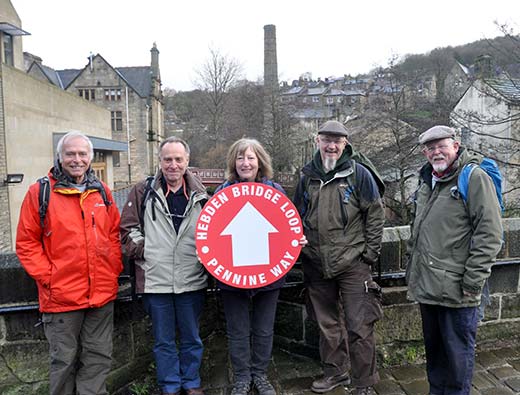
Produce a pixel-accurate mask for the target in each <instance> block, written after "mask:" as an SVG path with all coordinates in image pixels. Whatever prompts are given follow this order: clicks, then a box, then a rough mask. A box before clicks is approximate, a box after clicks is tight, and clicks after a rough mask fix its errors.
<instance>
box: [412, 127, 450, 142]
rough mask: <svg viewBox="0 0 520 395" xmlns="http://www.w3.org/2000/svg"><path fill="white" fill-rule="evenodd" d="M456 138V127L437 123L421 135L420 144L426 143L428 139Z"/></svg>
mask: <svg viewBox="0 0 520 395" xmlns="http://www.w3.org/2000/svg"><path fill="white" fill-rule="evenodd" d="M447 138H452V139H453V138H455V129H453V128H450V127H448V126H442V125H437V126H434V127H432V128H430V129H428V130H427V131H426V132H424V133H422V134H421V135H420V136H419V144H426V143H427V142H428V141H433V140H439V139H447Z"/></svg>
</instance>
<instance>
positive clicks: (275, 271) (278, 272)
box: [271, 265, 282, 277]
mask: <svg viewBox="0 0 520 395" xmlns="http://www.w3.org/2000/svg"><path fill="white" fill-rule="evenodd" d="M271 273H273V276H275V277H280V276H281V275H282V269H280V266H279V265H276V266H275V267H273V268H272V269H271Z"/></svg>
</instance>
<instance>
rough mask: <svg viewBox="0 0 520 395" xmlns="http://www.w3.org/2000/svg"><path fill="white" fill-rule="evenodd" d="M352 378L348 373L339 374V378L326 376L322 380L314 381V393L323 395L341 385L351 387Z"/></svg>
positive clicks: (312, 387) (312, 386)
mask: <svg viewBox="0 0 520 395" xmlns="http://www.w3.org/2000/svg"><path fill="white" fill-rule="evenodd" d="M349 384H350V376H349V374H348V372H344V373H342V374H338V375H337V376H325V377H323V378H321V379H318V380H314V381H313V382H312V385H311V390H312V392H316V393H318V394H323V393H324V392H329V391H332V390H333V389H334V388H336V387H339V386H340V385H343V386H345V385H349Z"/></svg>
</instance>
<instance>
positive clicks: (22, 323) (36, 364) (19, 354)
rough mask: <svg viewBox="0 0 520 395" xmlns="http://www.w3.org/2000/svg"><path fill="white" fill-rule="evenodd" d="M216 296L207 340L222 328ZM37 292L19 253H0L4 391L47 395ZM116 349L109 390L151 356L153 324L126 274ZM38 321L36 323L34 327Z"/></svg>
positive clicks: (0, 388)
mask: <svg viewBox="0 0 520 395" xmlns="http://www.w3.org/2000/svg"><path fill="white" fill-rule="evenodd" d="M216 303H217V302H216V299H215V298H214V297H212V295H211V294H210V295H209V297H208V298H207V303H206V306H205V310H204V312H203V317H204V320H203V322H202V323H201V333H202V336H203V338H206V337H208V336H210V335H211V334H212V333H213V332H214V331H216V330H217V329H218V327H217V325H219V322H220V320H219V319H218V317H217V315H218V314H219V308H217V307H215V305H216ZM39 317H40V314H39V313H38V304H37V290H36V286H35V284H34V281H33V280H32V279H30V278H29V277H28V276H27V275H26V274H25V272H24V271H23V270H22V269H21V268H20V266H19V262H18V259H17V257H16V255H14V254H12V253H10V254H0V394H3V395H18V394H31V395H44V394H48V393H49V388H48V377H47V376H48V363H49V362H48V361H49V358H48V344H47V341H46V339H45V335H44V333H43V327H42V326H41V325H38V322H39ZM114 324H115V329H114V353H113V363H112V371H111V373H110V376H109V379H108V385H109V389H110V393H113V392H114V391H116V390H118V389H120V388H123V387H124V386H125V385H126V384H128V382H129V381H131V380H133V379H135V378H136V377H141V376H142V375H144V374H149V373H150V372H148V368H149V366H150V363H151V362H152V360H153V355H152V346H153V337H152V333H151V324H150V321H149V319H148V317H147V316H146V315H145V313H144V311H143V309H142V306H141V303H140V301H139V300H138V301H136V302H135V303H134V302H132V301H131V298H130V296H129V285H128V281H126V279H125V278H124V277H123V278H122V281H121V286H120V292H119V297H118V300H117V301H116V305H115V317H114ZM36 325H37V326H36Z"/></svg>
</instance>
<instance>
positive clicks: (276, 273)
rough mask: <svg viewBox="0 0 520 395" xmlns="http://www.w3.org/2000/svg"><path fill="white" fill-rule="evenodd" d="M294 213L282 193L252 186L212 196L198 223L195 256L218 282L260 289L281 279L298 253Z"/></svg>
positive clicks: (298, 228)
mask: <svg viewBox="0 0 520 395" xmlns="http://www.w3.org/2000/svg"><path fill="white" fill-rule="evenodd" d="M302 236H303V228H302V222H301V218H300V215H299V214H298V210H296V207H294V205H293V204H292V202H291V201H290V200H289V199H288V198H287V196H285V195H284V194H283V193H282V192H280V191H278V190H277V189H275V188H273V187H271V186H269V185H265V184H261V183H254V182H243V183H237V184H232V185H230V186H229V187H227V188H224V189H222V190H221V191H219V192H218V193H216V194H215V195H214V196H213V197H212V198H211V199H210V200H209V201H208V202H207V203H206V205H205V206H204V208H203V209H202V212H201V213H200V215H199V219H198V220H197V225H196V230H195V241H196V243H197V253H198V254H199V258H200V260H201V261H202V263H203V265H204V266H205V267H206V269H207V270H208V271H209V272H210V273H211V275H212V276H213V277H215V278H216V279H217V280H219V281H221V282H223V283H225V284H228V285H231V286H233V287H237V288H259V287H264V286H266V285H269V284H271V283H273V282H275V281H276V280H279V279H280V278H282V277H283V276H284V275H285V274H287V272H288V271H289V270H290V269H291V267H292V266H293V265H294V263H295V262H296V259H297V258H298V255H299V254H300V250H301V246H300V243H299V240H300V239H301V237H302Z"/></svg>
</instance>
